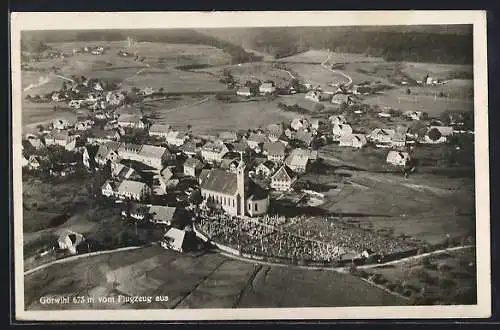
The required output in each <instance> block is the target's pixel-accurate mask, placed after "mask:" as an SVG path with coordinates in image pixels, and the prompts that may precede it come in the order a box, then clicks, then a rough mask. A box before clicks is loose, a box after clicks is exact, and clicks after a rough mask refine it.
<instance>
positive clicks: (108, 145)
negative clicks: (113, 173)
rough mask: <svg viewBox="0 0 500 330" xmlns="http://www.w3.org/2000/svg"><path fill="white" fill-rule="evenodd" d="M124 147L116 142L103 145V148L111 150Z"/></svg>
mask: <svg viewBox="0 0 500 330" xmlns="http://www.w3.org/2000/svg"><path fill="white" fill-rule="evenodd" d="M121 145H122V143H121V142H116V141H108V142H106V143H104V144H102V146H105V147H106V148H108V149H110V150H115V151H116V150H118V149H120V146H121Z"/></svg>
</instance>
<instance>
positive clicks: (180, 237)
mask: <svg viewBox="0 0 500 330" xmlns="http://www.w3.org/2000/svg"><path fill="white" fill-rule="evenodd" d="M184 236H186V232H185V231H184V230H180V229H177V228H174V227H172V228H170V229H169V230H168V231H167V232H166V233H165V236H164V237H165V239H167V240H169V241H170V242H171V244H172V247H173V248H174V249H176V250H180V249H181V248H182V243H183V242H184Z"/></svg>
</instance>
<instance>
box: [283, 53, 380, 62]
mask: <svg viewBox="0 0 500 330" xmlns="http://www.w3.org/2000/svg"><path fill="white" fill-rule="evenodd" d="M329 56H330V63H352V62H361V63H370V62H380V61H384V60H383V59H382V58H378V57H372V56H366V55H364V54H354V53H335V52H328V51H325V50H309V51H307V52H304V53H300V54H296V55H293V56H289V57H284V58H280V59H279V61H282V62H307V63H322V62H323V61H324V60H326V59H327V58H328V57H329Z"/></svg>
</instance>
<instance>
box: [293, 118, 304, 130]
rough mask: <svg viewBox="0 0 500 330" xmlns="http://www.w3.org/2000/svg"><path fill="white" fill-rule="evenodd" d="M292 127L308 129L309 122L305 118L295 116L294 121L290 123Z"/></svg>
mask: <svg viewBox="0 0 500 330" xmlns="http://www.w3.org/2000/svg"><path fill="white" fill-rule="evenodd" d="M290 127H291V128H292V129H293V130H294V131H299V130H302V129H307V128H309V122H308V121H307V119H305V118H294V119H293V120H292V122H291V123H290Z"/></svg>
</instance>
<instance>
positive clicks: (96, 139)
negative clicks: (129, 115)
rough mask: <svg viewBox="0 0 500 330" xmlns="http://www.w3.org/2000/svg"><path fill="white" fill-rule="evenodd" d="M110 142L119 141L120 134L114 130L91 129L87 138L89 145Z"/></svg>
mask: <svg viewBox="0 0 500 330" xmlns="http://www.w3.org/2000/svg"><path fill="white" fill-rule="evenodd" d="M112 141H120V134H119V133H118V132H117V131H116V130H104V129H93V130H91V131H90V134H89V136H88V137H87V142H88V143H90V144H101V143H106V142H112Z"/></svg>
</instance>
